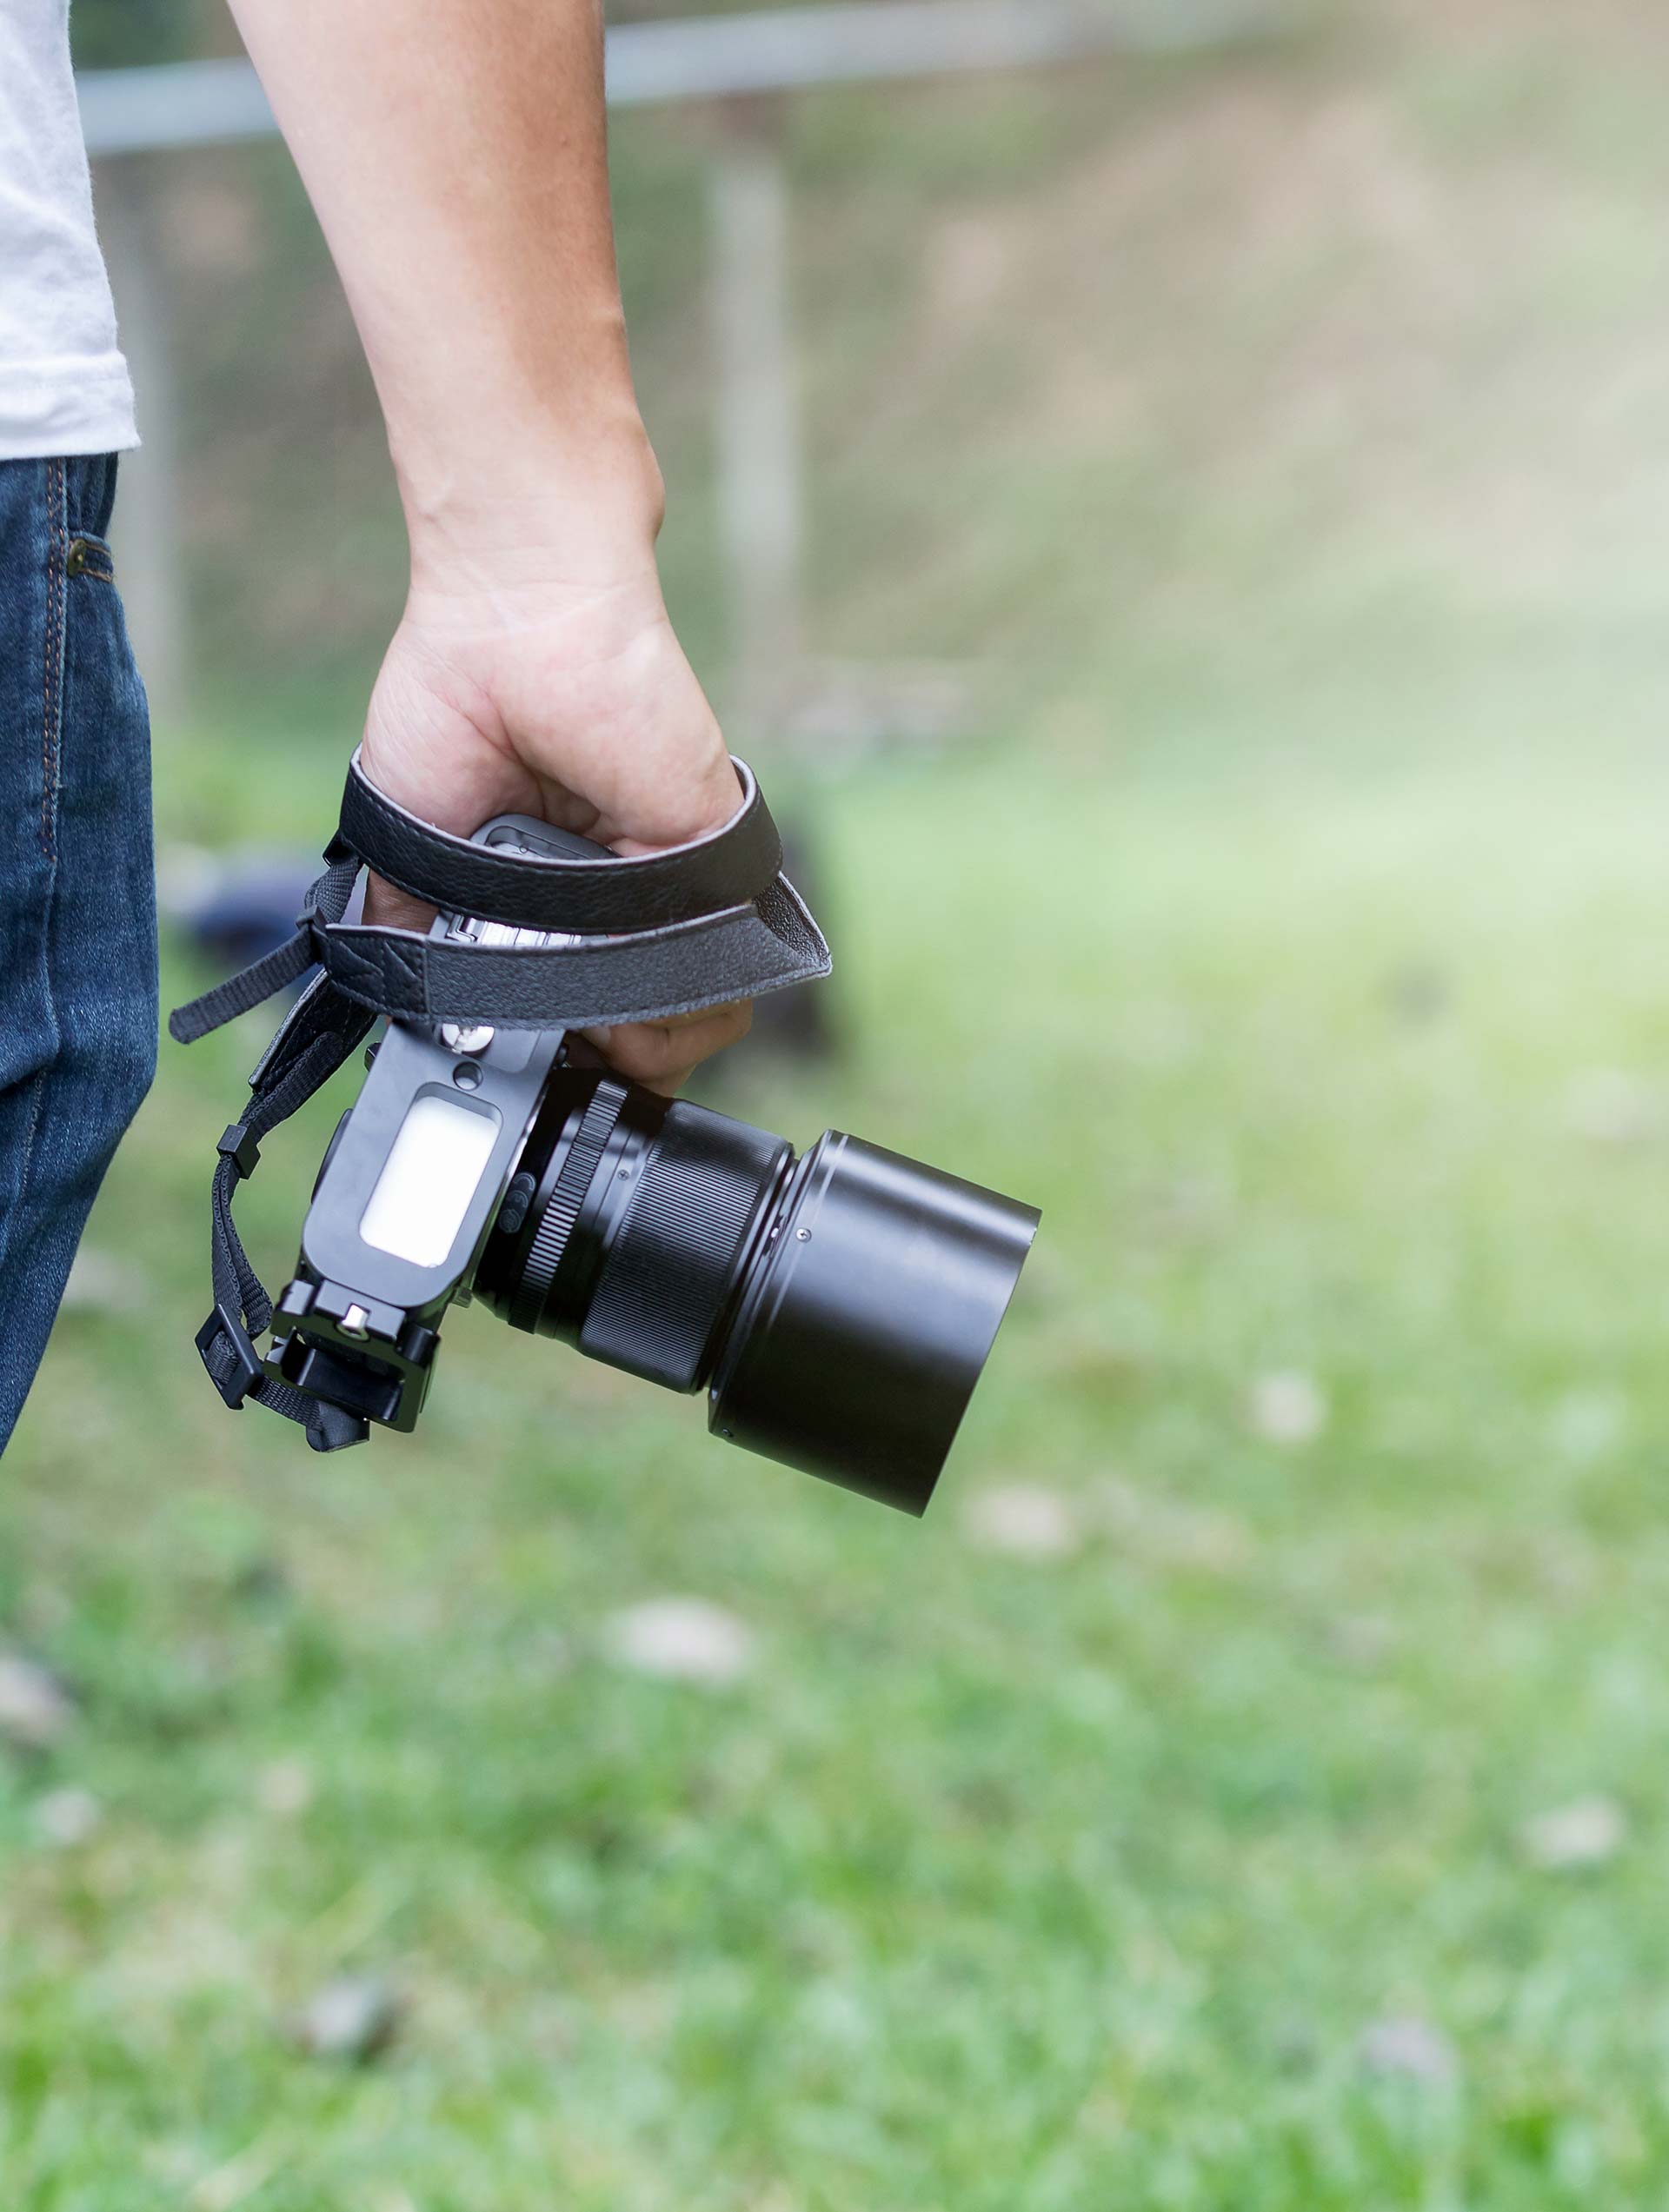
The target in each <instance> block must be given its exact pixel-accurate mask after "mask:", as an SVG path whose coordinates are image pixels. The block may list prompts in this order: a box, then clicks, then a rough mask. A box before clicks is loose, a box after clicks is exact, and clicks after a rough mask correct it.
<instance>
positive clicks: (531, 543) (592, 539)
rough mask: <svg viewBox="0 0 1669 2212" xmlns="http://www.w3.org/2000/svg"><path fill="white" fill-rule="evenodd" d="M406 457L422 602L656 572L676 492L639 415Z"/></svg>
mask: <svg viewBox="0 0 1669 2212" xmlns="http://www.w3.org/2000/svg"><path fill="white" fill-rule="evenodd" d="M394 453H395V471H396V478H397V480H398V483H399V487H400V496H401V502H402V506H403V508H404V509H405V516H406V533H407V538H408V541H409V546H410V551H411V581H412V589H413V592H414V594H416V595H428V594H429V593H431V592H436V591H443V592H453V591H456V590H459V589H462V590H467V591H472V590H476V589H480V590H484V591H490V592H492V593H493V594H494V595H497V594H499V593H502V591H504V590H505V589H506V588H507V587H512V586H514V585H515V584H516V583H517V582H519V581H542V583H543V584H544V585H546V586H548V585H549V582H550V581H554V580H555V579H556V578H558V577H561V576H569V577H571V578H572V580H573V581H574V582H575V584H576V585H577V586H579V587H581V588H595V587H596V586H597V585H598V584H602V583H611V582H615V581H623V580H624V579H626V578H627V577H629V576H633V575H641V574H642V572H643V571H645V570H648V571H649V572H650V573H653V572H654V569H655V539H656V537H657V535H659V532H660V528H661V521H662V513H663V511H664V507H665V488H664V485H663V482H662V475H661V471H660V468H659V466H658V464H657V463H656V461H655V453H654V449H653V448H652V447H651V446H650V444H649V440H648V433H647V431H646V430H645V429H644V428H643V424H642V419H641V417H640V416H639V415H637V412H636V410H635V408H634V409H622V410H621V411H620V412H619V414H618V415H615V416H614V417H613V418H612V419H606V420H593V421H591V422H588V423H584V424H579V425H576V424H574V423H571V422H570V423H567V424H563V425H562V426H560V427H557V426H552V425H550V424H548V423H546V424H538V425H531V426H528V427H526V428H523V429H522V430H520V431H518V432H517V433H515V435H508V436H507V435H502V434H500V435H494V436H491V437H482V436H481V435H478V434H464V435H460V437H459V438H457V439H456V440H455V441H453V442H450V443H449V445H448V446H447V448H446V449H445V450H444V452H441V451H438V450H434V449H430V450H429V451H425V452H417V453H413V452H411V451H409V450H408V451H405V452H402V450H401V449H400V448H399V446H398V445H397V444H396V445H395V447H394Z"/></svg>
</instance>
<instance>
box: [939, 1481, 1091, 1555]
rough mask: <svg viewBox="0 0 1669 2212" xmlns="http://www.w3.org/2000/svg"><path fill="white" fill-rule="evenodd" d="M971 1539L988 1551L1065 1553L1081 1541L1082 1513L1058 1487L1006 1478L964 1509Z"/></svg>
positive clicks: (1029, 1553)
mask: <svg viewBox="0 0 1669 2212" xmlns="http://www.w3.org/2000/svg"><path fill="white" fill-rule="evenodd" d="M962 1519H963V1525H964V1527H965V1528H966V1530H967V1535H968V1538H969V1540H970V1542H972V1543H974V1544H978V1545H979V1546H980V1547H981V1550H983V1551H1008V1552H1012V1553H1014V1555H1015V1557H1017V1558H1023V1559H1063V1558H1067V1556H1068V1555H1069V1554H1070V1553H1072V1552H1074V1551H1076V1550H1077V1549H1078V1547H1079V1544H1081V1541H1082V1533H1083V1532H1082V1531H1081V1528H1080V1526H1079V1522H1078V1516H1077V1515H1076V1513H1075V1512H1074V1511H1073V1508H1072V1506H1071V1505H1070V1503H1069V1502H1068V1501H1067V1499H1066V1498H1062V1497H1061V1494H1060V1492H1059V1491H1053V1490H1044V1489H1041V1488H1040V1487H1038V1486H1037V1485H1034V1484H1031V1483H1006V1484H1004V1485H1002V1486H1001V1488H1000V1489H997V1490H987V1491H980V1492H978V1493H977V1495H975V1496H974V1497H973V1498H970V1499H969V1500H968V1502H967V1507H966V1508H965V1510H964V1512H963V1516H962Z"/></svg>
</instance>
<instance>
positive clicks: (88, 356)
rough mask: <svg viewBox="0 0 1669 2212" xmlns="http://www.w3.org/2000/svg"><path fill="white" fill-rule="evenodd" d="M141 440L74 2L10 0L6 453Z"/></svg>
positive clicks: (0, 340)
mask: <svg viewBox="0 0 1669 2212" xmlns="http://www.w3.org/2000/svg"><path fill="white" fill-rule="evenodd" d="M138 442H139V440H138V437H137V435H136V432H135V429H134V427H133V386H132V384H131V383H130V382H129V380H128V369H127V363H126V362H124V361H123V358H122V355H121V354H120V352H119V351H118V350H117V349H116V310H115V309H114V308H113V307H112V306H111V304H110V281H109V279H108V278H107V277H106V276H105V274H104V263H103V259H102V257H101V256H100V254H99V250H98V240H97V238H96V236H94V233H93V194H92V187H91V185H90V183H89V182H88V178H87V151H86V149H85V147H84V146H83V143H82V138H81V118H80V116H79V114H78V113H77V111H76V88H75V81H74V79H73V77H72V76H71V74H70V0H0V461H18V460H25V459H29V458H32V457H38V456H39V455H43V454H70V453H114V452H116V451H119V450H120V449H121V448H124V447H127V446H135V445H137V444H138Z"/></svg>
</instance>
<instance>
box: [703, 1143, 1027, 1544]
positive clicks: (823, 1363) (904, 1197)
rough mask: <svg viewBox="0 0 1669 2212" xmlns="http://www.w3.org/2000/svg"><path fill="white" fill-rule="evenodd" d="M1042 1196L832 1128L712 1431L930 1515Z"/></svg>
mask: <svg viewBox="0 0 1669 2212" xmlns="http://www.w3.org/2000/svg"><path fill="white" fill-rule="evenodd" d="M1039 1219H1040V1216H1039V1215H1038V1213H1037V1212H1036V1210H1035V1209H1034V1207H1031V1206H1021V1205H1020V1204H1018V1203H1017V1202H1016V1201H1015V1200H1014V1199H1007V1198H1003V1197H1002V1196H1001V1195H1000V1194H999V1193H998V1192H995V1191H987V1190H984V1189H981V1187H980V1186H979V1185H977V1184H974V1183H964V1182H962V1181H961V1180H960V1179H959V1178H957V1177H956V1176H954V1175H945V1174H941V1172H939V1170H938V1169H936V1168H933V1167H926V1166H922V1165H921V1162H920V1161H918V1160H914V1159H902V1158H901V1157H900V1156H899V1154H897V1153H896V1152H886V1151H883V1150H882V1149H881V1146H878V1145H869V1144H865V1143H863V1142H862V1141H861V1139H858V1138H855V1137H848V1136H846V1135H843V1134H842V1133H841V1132H840V1131H838V1130H833V1129H831V1130H829V1131H828V1132H827V1133H825V1134H824V1135H823V1136H822V1137H821V1138H820V1139H818V1141H817V1143H816V1144H815V1146H813V1148H812V1150H811V1151H810V1152H808V1154H807V1155H806V1157H805V1159H803V1160H802V1161H801V1163H800V1165H799V1166H798V1168H797V1169H796V1171H795V1175H794V1179H793V1180H792V1182H791V1183H790V1184H789V1186H788V1191H787V1192H786V1194H785V1198H784V1203H783V1206H782V1209H781V1212H779V1214H778V1216H777V1220H776V1224H775V1230H774V1232H773V1235H772V1239H771V1242H770V1244H769V1245H768V1249H767V1250H766V1251H765V1252H762V1253H761V1254H759V1255H758V1256H756V1258H755V1262H754V1264H753V1265H752V1267H751V1268H750V1270H749V1279H748V1286H747V1290H746V1292H745V1293H744V1295H743V1298H742V1299H741V1304H740V1305H739V1306H738V1308H737V1310H736V1312H735V1318H734V1319H733V1321H732V1323H731V1325H730V1328H729V1332H728V1337H727V1339H726V1343H725V1345H724V1349H723V1351H722V1352H721V1354H720V1357H719V1360H718V1364H717V1366H716V1368H715V1372H714V1377H713V1382H712V1385H711V1388H710V1391H709V1393H708V1426H709V1427H710V1428H711V1429H712V1431H714V1433H715V1435H717V1436H721V1437H723V1438H725V1439H726V1440H727V1441H728V1442H729V1443H732V1444H736V1445H741V1447H742V1448H743V1450H745V1451H755V1452H758V1453H760V1454H761V1455H762V1456H763V1457H764V1458H768V1459H775V1460H779V1461H781V1463H782V1465H785V1466H789V1467H797V1468H799V1469H801V1471H803V1472H804V1473H806V1474H811V1475H819V1476H821V1478H823V1479H824V1480H825V1481H826V1482H833V1483H838V1484H840V1485H841V1486H842V1487H843V1488H844V1489H847V1490H854V1491H859V1492H860V1493H861V1495H863V1496H864V1497H866V1498H875V1499H877V1500H879V1501H880V1502H881V1504H883V1505H895V1506H897V1507H898V1508H899V1509H900V1510H901V1511H903V1512H907V1513H915V1514H920V1513H922V1512H925V1511H926V1510H927V1505H928V1499H929V1498H931V1497H932V1495H933V1489H934V1484H935V1483H936V1482H937V1480H938V1478H939V1473H940V1470H941V1468H942V1467H943V1465H944V1464H945V1458H946V1455H947V1454H948V1451H949V1450H950V1447H951V1445H952V1443H953V1441H954V1438H955V1435H956V1431H957V1428H958V1426H959V1425H960V1424H961V1418H962V1415H963V1413H964V1412H965V1411H966V1410H967V1401H968V1399H969V1398H970V1397H971V1396H972V1395H973V1392H974V1385H975V1384H976V1383H977V1382H978V1381H979V1378H980V1372H981V1369H982V1368H983V1367H984V1365H985V1362H986V1358H987V1354H988V1353H989V1352H990V1350H991V1345H992V1343H993V1340H994V1338H995V1336H996V1333H997V1330H998V1327H999V1325H1000V1324H1001V1320H1002V1317H1003V1313H1004V1312H1005V1310H1006V1309H1007V1305H1008V1301H1009V1299H1010V1298H1011V1297H1012V1295H1013V1293H1014V1285H1015V1283H1016V1282H1017V1281H1018V1279H1019V1277H1020V1271H1021V1266H1022V1265H1024V1263H1025V1259H1026V1255H1027V1252H1029V1250H1030V1249H1031V1244H1032V1239H1033V1238H1034V1235H1035V1234H1036V1232H1037V1225H1038V1221H1039Z"/></svg>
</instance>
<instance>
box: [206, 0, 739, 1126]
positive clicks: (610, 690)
mask: <svg viewBox="0 0 1669 2212" xmlns="http://www.w3.org/2000/svg"><path fill="white" fill-rule="evenodd" d="M233 8H234V12H235V13H236V17H237V20H238V23H239V26H240V28H241V30H242V31H243V37H244V39H245V42H246V43H247V44H248V46H249V52H250V54H251V56H253V58H254V61H255V63H256V67H257V69H258V70H260V73H261V76H262V81H263V83H264V85H265V86H266V89H267V92H268V94H269V97H270V99H271V101H272V103H273V106H274V108H275V110H276V112H277V116H278V120H279V123H280V124H281V125H282V127H283V131H284V135H285V136H286V138H287V139H288V140H289V145H290V148H291V150H292V152H293V153H294V155H295V156H296V163H297V165H298V167H299V168H300V169H301V171H302V175H303V177H304V179H305V180H306V183H307V186H308V189H309V192H310V194H311V195H312V198H313V202H314V205H315V207H316V209H317V211H318V215H319V219H320V222H321V223H322V225H323V228H324V232H325V236H326V237H327V238H328V240H329V244H330V249H331V251H332V253H333V254H334V256H335V257H336V266H337V268H338V269H339V270H340V272H341V276H342V282H343V285H344V287H345V288H346V290H347V294H348V297H349V302H350V304H351V306H352V308H353V311H354V316H355V320H356V322H357V324H358V327H359V331H360V335H361V338H362V341H363V343H364V347H365V352H366V355H367V358H368V359H369V362H370V367H371V373H372V375H373V376H374V377H375V379H376V389H377V394H378V396H379V398H380V400H381V402H382V410H383V415H384V416H385V418H386V421H387V424H388V431H389V449H390V452H391V453H392V455H393V458H394V465H395V470H396V476H397V478H398V481H399V485H400V492H401V497H402V501H403V502H404V505H405V511H406V521H407V528H408V531H409V537H410V542H411V588H410V595H409V599H408V601H407V606H406V611H405V614H404V617H403V619H402V623H401V626H400V629H399V631H398V632H397V633H396V637H395V639H394V641H393V643H392V645H391V646H390V648H389V655H388V659H387V661H385V663H384V666H383V669H382V674H381V676H380V677H379V679H378V681H377V685H376V691H375V693H374V694H373V697H372V700H371V704H370V709H369V715H368V718H367V722H366V730H365V761H366V766H367V767H368V769H369V772H370V774H372V775H373V776H374V777H375V778H376V781H378V782H379V783H380V784H382V786H383V787H385V788H386V789H387V790H389V792H390V793H391V794H393V795H394V796H395V797H396V798H398V799H399V800H402V803H404V804H405V805H407V806H409V807H412V808H414V810H416V812H418V813H420V814H423V815H424V816H425V817H426V818H427V819H429V820H431V821H435V822H438V823H440V824H441V825H442V827H447V828H449V829H455V830H460V831H466V832H467V831H469V830H472V829H473V828H475V826H476V825H477V823H479V822H480V821H481V820H483V819H484V818H485V817H486V816H487V815H489V814H494V813H496V812H501V811H504V810H506V809H518V810H521V811H523V812H530V813H535V814H543V815H545V816H546V817H547V818H548V819H549V820H553V821H558V822H561V823H562V824H564V825H565V826H566V827H570V828H574V829H579V830H582V831H584V832H585V833H587V834H589V835H592V836H595V837H599V838H601V839H602V840H603V841H604V842H606V843H608V844H611V845H617V846H620V847H623V848H624V849H626V850H628V851H629V850H636V849H642V848H643V847H651V846H656V845H667V844H673V843H675V842H677V841H678V840H681V839H682V838H685V837H689V836H692V835H694V834H696V833H697V832H699V831H701V830H703V829H708V828H711V827H715V826H716V824H718V823H719V822H721V821H723V820H726V819H727V817H728V815H729V814H731V813H732V812H733V811H734V810H735V805H736V799H737V793H736V786H735V778H734V776H733V775H732V774H731V771H730V769H729V767H728V761H727V760H726V756H725V750H724V744H723V741H722V739H721V735H720V734H719V730H718V727H717V725H716V723H715V721H714V718H713V715H712V713H711V710H710V709H709V707H708V704H707V701H706V700H705V699H704V698H703V697H702V692H701V688H700V686H699V685H698V684H697V682H696V681H695V676H694V674H693V673H692V672H691V670H690V668H689V665H688V661H686V660H685V659H684V656H683V654H682V650H681V649H680V648H679V646H678V643H677V641H676V639H675V637H674V635H673V633H672V630H671V628H670V626H669V624H668V621H667V616H666V610H665V608H664V606H663V604H662V597H661V588H660V582H659V579H658V576H657V574H656V570H655V552H654V547H655V533H656V530H657V529H658V528H659V525H660V517H661V481H660V475H659V472H658V470H657V469H656V467H655V459H654V455H653V454H652V453H651V452H650V449H649V444H648V438H647V436H646V435H645V433H644V430H643V426H642V421H641V419H640V417H639V415H638V410H637V403H636V400H635V395H634V393H633V389H632V381H631V372H630V368H629V365H628V361H627V355H626V340H625V330H624V326H623V322H622V315H621V305H620V289H619V283H618V281H617V278H616V276H615V255H614V240H613V233H612V227H611V223H610V220H609V210H608V163H607V154H606V148H605V141H604V122H603V97H602V23H601V15H600V10H599V7H598V5H597V4H596V0H233ZM382 895H383V898H384V900H385V902H389V904H385V908H384V910H385V911H389V910H390V907H391V904H392V900H391V894H389V893H386V892H384V893H383V894H382ZM744 1026H746V1014H745V1012H743V1011H740V1010H730V1009H727V1010H723V1011H720V1012H715V1013H710V1014H708V1015H705V1016H698V1017H695V1018H692V1020H690V1021H689V1022H688V1023H687V1024H684V1025H678V1026H673V1027H671V1028H670V1029H668V1030H662V1029H661V1028H659V1027H656V1028H645V1029H638V1030H633V1031H625V1030H619V1031H615V1033H613V1036H612V1038H611V1040H610V1041H609V1045H608V1049H609V1052H610V1055H611V1057H612V1058H614V1059H615V1061H616V1063H617V1064H618V1065H619V1066H622V1067H623V1068H624V1069H625V1070H626V1072H627V1073H631V1074H635V1075H638V1076H640V1077H641V1078H642V1079H650V1080H655V1081H657V1082H661V1083H665V1084H668V1085H670V1084H672V1083H675V1081H676V1080H677V1079H678V1078H679V1077H680V1076H681V1075H682V1073H685V1072H687V1070H688V1067H689V1066H691V1065H693V1064H694V1062H695V1061H696V1060H700V1059H702V1058H703V1057H704V1056H705V1054H706V1053H708V1052H711V1051H713V1050H715V1049H716V1047H717V1046H720V1045H721V1044H724V1043H727V1042H728V1041H729V1040H730V1039H731V1038H732V1037H733V1036H735V1034H737V1033H739V1031H740V1030H741V1028H742V1027H744Z"/></svg>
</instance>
